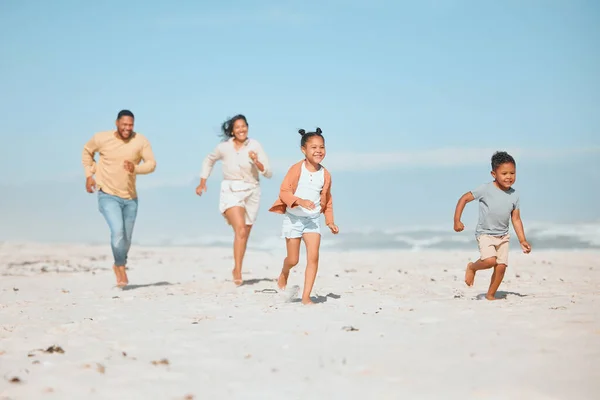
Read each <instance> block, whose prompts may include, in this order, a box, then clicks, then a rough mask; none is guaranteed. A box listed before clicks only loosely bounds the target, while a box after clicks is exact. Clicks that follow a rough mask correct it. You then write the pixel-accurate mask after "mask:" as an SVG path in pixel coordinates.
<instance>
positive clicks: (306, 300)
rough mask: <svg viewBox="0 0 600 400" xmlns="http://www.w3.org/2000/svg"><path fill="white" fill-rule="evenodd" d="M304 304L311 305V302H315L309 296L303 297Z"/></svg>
mask: <svg viewBox="0 0 600 400" xmlns="http://www.w3.org/2000/svg"><path fill="white" fill-rule="evenodd" d="M302 304H304V305H305V306H307V305H311V304H315V303H313V302H312V300H311V299H310V297H309V298H308V299H302Z"/></svg>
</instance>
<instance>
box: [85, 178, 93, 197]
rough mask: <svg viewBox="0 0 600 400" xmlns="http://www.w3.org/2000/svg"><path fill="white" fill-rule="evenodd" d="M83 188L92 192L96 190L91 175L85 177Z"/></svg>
mask: <svg viewBox="0 0 600 400" xmlns="http://www.w3.org/2000/svg"><path fill="white" fill-rule="evenodd" d="M85 190H86V191H87V192H88V193H94V192H95V191H96V180H95V179H94V177H93V176H90V177H89V178H86V180H85Z"/></svg>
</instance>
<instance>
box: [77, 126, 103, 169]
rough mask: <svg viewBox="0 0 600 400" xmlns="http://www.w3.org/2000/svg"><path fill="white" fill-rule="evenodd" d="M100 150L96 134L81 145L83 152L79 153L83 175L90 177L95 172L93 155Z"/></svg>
mask: <svg viewBox="0 0 600 400" xmlns="http://www.w3.org/2000/svg"><path fill="white" fill-rule="evenodd" d="M99 150H100V146H99V145H98V141H97V140H96V135H94V136H92V138H91V139H90V140H89V141H88V142H87V143H86V144H85V145H84V146H83V152H82V153H81V163H82V164H83V169H84V171H85V177H86V178H90V177H92V176H93V175H94V174H95V173H96V160H94V155H95V154H96V153H97V152H98V151H99Z"/></svg>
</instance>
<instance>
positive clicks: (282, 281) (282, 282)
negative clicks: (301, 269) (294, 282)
mask: <svg viewBox="0 0 600 400" xmlns="http://www.w3.org/2000/svg"><path fill="white" fill-rule="evenodd" d="M289 276H290V270H289V269H285V268H284V269H282V270H281V274H280V275H279V279H278V280H277V287H279V289H281V290H285V287H286V286H287V281H288V277H289Z"/></svg>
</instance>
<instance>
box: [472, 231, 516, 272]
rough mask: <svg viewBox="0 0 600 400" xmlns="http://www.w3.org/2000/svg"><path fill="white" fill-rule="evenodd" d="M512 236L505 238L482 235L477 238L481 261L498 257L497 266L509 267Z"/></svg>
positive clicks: (505, 236)
mask: <svg viewBox="0 0 600 400" xmlns="http://www.w3.org/2000/svg"><path fill="white" fill-rule="evenodd" d="M509 239H510V235H509V234H506V235H504V236H490V235H480V236H478V237H477V243H478V244H479V253H480V254H481V259H482V260H485V259H486V258H490V257H496V264H505V265H508V241H509Z"/></svg>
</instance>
